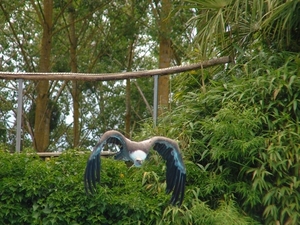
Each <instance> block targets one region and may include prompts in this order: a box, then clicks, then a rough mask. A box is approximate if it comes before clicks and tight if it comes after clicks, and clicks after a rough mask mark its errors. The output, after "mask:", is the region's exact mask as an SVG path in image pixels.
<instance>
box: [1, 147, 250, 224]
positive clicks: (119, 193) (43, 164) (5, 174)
mask: <svg viewBox="0 0 300 225" xmlns="http://www.w3.org/2000/svg"><path fill="white" fill-rule="evenodd" d="M88 154H89V153H87V154H79V153H78V152H76V151H67V152H66V153H63V154H62V155H61V156H60V157H57V158H51V159H50V160H46V161H43V160H41V159H40V158H39V157H38V156H37V155H35V154H31V155H30V154H26V153H21V154H10V153H7V152H4V151H0V159H1V160H0V199H1V201H0V224H31V225H32V224H33V225H34V224H46V225H47V224H122V225H123V224H222V223H221V221H224V219H223V218H221V217H216V215H219V214H220V215H221V214H222V213H223V214H226V213H229V214H230V215H229V214H228V218H227V219H226V220H227V221H228V224H234V223H232V221H235V220H236V221H240V222H241V223H240V224H250V222H249V218H247V217H245V216H243V215H241V214H240V213H239V212H238V211H236V208H234V206H232V204H234V203H233V202H232V201H230V202H229V204H227V203H226V204H225V203H224V204H221V205H219V207H217V210H216V211H213V210H211V209H209V208H208V206H207V205H206V204H205V203H203V202H201V201H199V199H198V196H196V195H195V193H194V191H192V190H194V189H195V186H196V185H197V184H195V185H193V182H195V181H197V174H196V173H194V172H192V173H194V174H193V175H192V173H191V178H189V176H188V183H189V185H190V187H187V192H186V199H185V201H184V204H183V206H182V207H181V208H178V207H171V206H169V199H170V195H166V194H165V183H164V175H165V164H164V162H162V161H161V159H160V158H158V157H157V155H156V154H153V156H151V159H150V162H147V163H145V165H144V166H143V167H142V168H140V169H139V168H135V167H130V168H128V167H127V166H126V164H125V163H124V162H122V161H115V160H113V159H110V158H104V159H102V170H101V185H98V189H97V193H96V194H95V195H93V196H87V195H86V194H85V191H84V186H83V173H84V169H85V164H86V160H87V158H88ZM187 167H188V170H191V171H192V170H194V169H193V168H194V165H193V163H189V162H187ZM194 171H195V170H194ZM195 172H196V171H195ZM197 183H199V181H197ZM225 205H226V207H225ZM229 208H230V210H232V212H229V211H228V209H229ZM200 212H201V213H200ZM199 213H200V214H199ZM202 216H203V217H202Z"/></svg>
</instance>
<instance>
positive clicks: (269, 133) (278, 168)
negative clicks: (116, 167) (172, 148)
mask: <svg viewBox="0 0 300 225" xmlns="http://www.w3.org/2000/svg"><path fill="white" fill-rule="evenodd" d="M299 68H300V58H299V55H297V54H290V53H280V54H276V53H272V55H271V54H262V53H260V54H258V55H257V56H256V57H254V58H252V59H251V60H249V61H247V62H243V64H236V65H235V66H234V67H233V68H232V69H230V70H228V71H227V72H224V71H223V72H222V73H221V74H219V75H218V76H215V77H213V78H212V79H208V81H207V82H206V86H205V88H203V86H202V82H201V81H200V79H201V76H202V75H201V74H199V75H198V76H197V75H195V76H193V77H191V78H190V79H189V78H187V77H186V75H182V76H181V77H178V78H177V79H178V82H180V83H181V82H182V81H183V80H184V81H183V82H186V83H189V82H190V87H192V88H190V89H189V90H185V89H183V90H182V89H180V90H179V92H178V95H177V107H176V108H175V109H174V111H173V112H172V113H171V114H170V115H166V116H165V117H164V118H163V119H162V121H161V122H160V126H159V128H158V131H156V132H159V133H160V132H166V131H168V132H167V133H165V134H166V135H168V136H173V137H178V140H179V141H180V143H181V146H182V149H183V150H184V153H185V156H186V157H187V158H189V159H190V160H191V161H193V162H194V163H196V164H197V165H198V166H199V168H198V176H197V178H196V177H195V179H193V182H192V184H193V185H195V186H196V187H198V188H199V189H200V191H199V198H200V199H201V200H202V201H205V202H206V203H207V204H208V205H209V206H210V207H211V208H215V207H216V206H217V204H216V203H218V202H219V200H220V199H225V200H228V199H234V200H235V201H236V202H237V205H238V207H239V208H240V209H241V210H243V211H244V212H245V213H246V214H247V215H251V216H252V217H253V218H256V219H258V220H259V221H261V222H262V223H264V224H275V223H277V222H279V223H280V224H284V223H291V224H296V223H297V221H299V219H300V205H299V197H300V192H299V185H300V180H299V168H300V167H299V166H300V162H299V158H300V152H299V143H300V124H299V118H300V97H299V89H300V79H299V71H300V70H299ZM221 75H222V76H221ZM197 77H198V81H197ZM197 83H198V84H197ZM197 85H198V88H197ZM200 171H201V172H200ZM200 174H202V175H200ZM190 179H192V178H191V177H190Z"/></svg>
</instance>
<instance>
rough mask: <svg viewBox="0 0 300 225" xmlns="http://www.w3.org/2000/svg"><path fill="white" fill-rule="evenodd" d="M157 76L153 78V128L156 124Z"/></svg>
mask: <svg viewBox="0 0 300 225" xmlns="http://www.w3.org/2000/svg"><path fill="white" fill-rule="evenodd" d="M157 98H158V75H155V76H154V93H153V127H156V123H157V112H158V110H157V107H158V99H157Z"/></svg>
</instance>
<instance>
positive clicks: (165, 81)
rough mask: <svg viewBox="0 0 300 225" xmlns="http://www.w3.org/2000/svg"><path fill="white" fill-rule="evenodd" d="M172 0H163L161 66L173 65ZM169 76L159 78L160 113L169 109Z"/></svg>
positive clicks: (160, 41)
mask: <svg viewBox="0 0 300 225" xmlns="http://www.w3.org/2000/svg"><path fill="white" fill-rule="evenodd" d="M170 13H171V0H162V6H161V14H160V15H161V16H160V37H159V68H167V67H170V65H171V57H172V49H171V40H170V37H169V36H170V33H171V29H170ZM169 80H170V78H169V76H159V78H158V115H161V114H162V113H163V112H164V111H166V110H168V109H169V94H170V88H169Z"/></svg>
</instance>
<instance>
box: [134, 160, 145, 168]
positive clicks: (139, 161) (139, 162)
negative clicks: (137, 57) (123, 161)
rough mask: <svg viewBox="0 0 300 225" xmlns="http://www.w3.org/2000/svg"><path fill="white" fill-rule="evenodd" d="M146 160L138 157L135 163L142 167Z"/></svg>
mask: <svg viewBox="0 0 300 225" xmlns="http://www.w3.org/2000/svg"><path fill="white" fill-rule="evenodd" d="M143 162H144V160H141V159H136V160H135V162H134V165H135V166H136V167H141V166H142V164H143Z"/></svg>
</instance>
